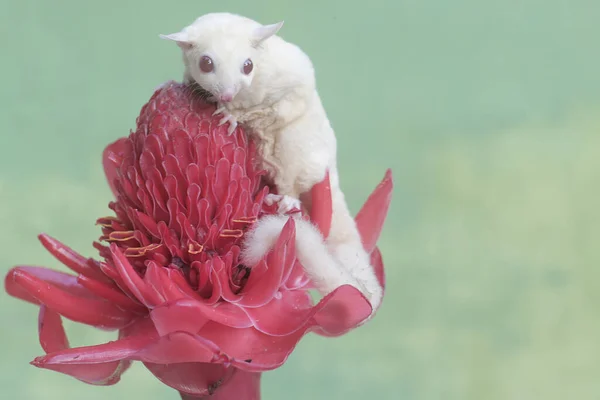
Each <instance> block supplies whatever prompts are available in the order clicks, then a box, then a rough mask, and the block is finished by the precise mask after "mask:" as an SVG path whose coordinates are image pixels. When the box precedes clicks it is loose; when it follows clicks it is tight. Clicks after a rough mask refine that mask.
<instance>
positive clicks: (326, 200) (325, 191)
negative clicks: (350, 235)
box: [310, 171, 333, 238]
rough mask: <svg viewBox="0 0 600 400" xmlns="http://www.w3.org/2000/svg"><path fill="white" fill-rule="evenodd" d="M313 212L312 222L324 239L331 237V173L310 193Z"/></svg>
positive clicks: (311, 213) (311, 214)
mask: <svg viewBox="0 0 600 400" xmlns="http://www.w3.org/2000/svg"><path fill="white" fill-rule="evenodd" d="M310 195H311V210H310V220H311V221H312V223H313V224H315V225H316V226H317V228H319V230H320V231H321V234H322V235H323V237H324V238H326V237H327V236H329V230H330V228H331V214H332V212H333V211H332V205H331V184H330V180H329V171H328V172H327V174H326V175H325V179H323V180H322V181H321V182H319V183H317V184H316V185H314V186H313V188H312V189H311V191H310Z"/></svg>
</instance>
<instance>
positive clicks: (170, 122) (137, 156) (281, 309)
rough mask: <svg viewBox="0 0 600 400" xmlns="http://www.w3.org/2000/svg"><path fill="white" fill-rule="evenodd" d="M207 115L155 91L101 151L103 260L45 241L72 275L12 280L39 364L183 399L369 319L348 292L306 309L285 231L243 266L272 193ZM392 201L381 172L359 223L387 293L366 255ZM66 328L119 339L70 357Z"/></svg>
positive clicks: (178, 94) (250, 151) (303, 284)
mask: <svg viewBox="0 0 600 400" xmlns="http://www.w3.org/2000/svg"><path fill="white" fill-rule="evenodd" d="M213 112H214V106H213V105H209V104H206V103H203V102H202V101H200V100H196V99H194V98H193V94H192V93H191V92H190V91H188V90H186V88H185V87H184V86H183V85H180V84H176V83H169V84H167V85H165V86H163V87H162V88H161V89H159V90H158V91H157V92H155V93H154V95H153V96H152V98H151V99H150V101H149V102H148V103H147V104H146V105H145V106H144V107H143V108H142V110H141V113H140V116H139V118H138V120H137V129H136V131H135V132H132V133H131V134H130V135H129V137H128V138H122V139H120V140H117V141H116V142H115V143H113V144H111V145H110V146H108V147H107V148H106V150H105V152H104V157H103V163H104V169H105V172H106V175H107V179H108V182H109V184H110V187H111V189H112V191H113V193H114V195H115V201H114V202H111V203H110V208H111V209H112V210H113V211H114V216H111V217H105V218H100V219H99V220H98V223H99V224H100V225H101V226H102V232H103V235H102V237H101V241H100V242H99V243H95V247H96V248H97V249H98V250H99V253H100V256H101V259H102V261H96V260H93V259H86V258H84V257H82V256H81V255H79V254H77V253H76V252H74V251H73V250H72V249H70V248H69V247H67V246H65V245H64V244H62V243H60V242H59V241H57V240H56V239H53V238H51V237H49V236H47V235H40V240H41V242H42V244H43V245H44V246H45V247H46V248H47V249H48V251H50V253H52V254H53V255H54V256H55V257H56V258H57V259H58V260H60V261H61V262H62V263H63V264H65V265H66V266H67V267H69V268H70V269H71V270H73V271H74V272H75V273H76V275H70V274H65V273H62V272H57V271H52V270H48V269H44V268H39V267H15V268H13V269H12V270H11V271H10V272H9V273H8V275H7V277H6V281H5V286H6V290H7V291H8V293H9V294H11V295H13V296H15V297H18V298H20V299H23V300H26V301H29V302H32V303H35V304H39V305H40V314H39V337H40V343H41V345H42V348H43V349H44V351H45V352H46V353H47V354H46V355H45V356H42V357H38V358H36V359H35V360H34V361H33V364H34V365H36V366H38V367H41V368H47V369H51V370H54V371H58V372H62V373H65V374H68V375H71V376H73V377H75V378H77V379H79V380H81V381H84V382H87V383H90V384H96V385H110V384H114V383H116V382H117V381H118V380H119V378H120V375H121V374H122V373H123V372H124V371H125V370H126V369H127V368H128V367H129V365H130V363H131V361H133V360H137V361H142V362H143V363H144V364H145V366H146V367H147V368H148V369H149V370H150V371H151V372H152V373H153V374H154V375H155V376H156V377H157V378H158V379H160V380H161V381H162V382H164V383H165V384H167V385H169V386H171V387H173V388H175V389H177V390H178V391H180V392H181V393H182V395H183V394H189V395H196V396H201V395H208V394H213V393H214V392H216V391H218V390H220V389H219V388H220V387H223V389H221V390H222V392H223V393H225V392H226V391H227V390H230V389H227V390H226V389H225V386H226V385H227V384H228V382H241V383H239V384H240V385H242V386H243V385H246V386H248V385H250V386H252V385H254V386H256V385H257V383H256V384H254V383H253V382H258V378H259V377H260V375H259V374H260V373H261V372H262V371H266V370H270V369H274V368H277V367H278V366H280V365H282V364H283V363H284V362H285V360H286V359H287V357H288V356H289V354H290V353H291V352H292V350H293V349H294V347H295V346H296V344H297V343H298V341H299V340H300V339H301V338H302V336H303V335H304V334H306V333H307V332H309V331H314V332H316V333H318V334H321V335H325V336H337V335H341V334H343V333H345V332H347V331H348V330H350V329H352V328H354V327H356V326H358V325H359V324H360V323H361V322H362V321H364V320H365V319H366V318H367V317H368V316H369V315H370V313H371V306H370V304H369V303H368V301H367V300H366V299H365V298H364V296H363V295H362V294H361V293H360V292H359V291H358V290H356V289H355V288H353V287H350V286H342V287H340V288H338V289H336V290H335V291H334V292H332V293H330V294H329V295H327V296H325V297H324V298H323V299H321V301H319V302H318V304H316V305H315V304H313V302H312V300H311V297H310V295H309V292H308V289H309V288H310V287H311V286H310V282H309V280H308V279H307V277H306V276H305V274H304V272H303V269H302V266H301V265H300V264H299V263H298V261H297V260H296V257H295V230H294V220H293V219H292V218H290V220H289V222H288V223H287V224H286V225H285V227H284V229H283V230H282V232H281V235H280V237H279V239H278V241H277V242H276V244H275V246H274V247H273V249H272V250H271V251H270V252H269V253H268V254H267V255H266V256H265V257H264V258H263V260H261V261H260V262H259V263H258V264H257V265H242V264H240V263H239V256H240V245H241V242H242V241H243V239H244V233H245V232H246V231H247V230H248V229H249V228H250V227H251V225H252V224H253V223H254V222H256V221H257V220H258V219H259V218H260V217H261V215H263V214H264V213H267V212H268V210H265V209H263V208H262V204H263V197H264V195H265V194H266V193H268V190H269V189H268V187H266V186H265V185H264V184H263V183H262V181H261V177H262V173H261V172H260V171H258V170H256V169H255V167H254V165H253V160H254V148H253V145H252V144H251V143H249V142H248V140H247V139H246V136H245V135H244V132H243V131H242V129H237V130H236V131H235V132H234V134H233V135H231V136H228V135H227V134H226V126H222V127H218V126H217V123H218V119H219V118H218V117H213V116H212V113H213ZM391 190H392V181H391V173H390V172H389V171H388V173H387V174H386V177H385V178H384V180H383V181H382V183H381V184H380V185H379V186H378V187H377V189H376V190H375V191H374V192H373V194H372V195H371V196H370V197H369V199H368V201H367V203H365V206H364V207H363V209H362V210H361V212H360V213H359V215H358V216H357V219H356V220H357V224H358V227H359V229H360V232H361V235H362V237H363V243H364V244H365V248H366V249H367V250H368V251H369V252H370V253H371V259H372V263H373V265H374V266H375V268H376V269H377V272H378V276H379V278H380V281H381V283H382V284H383V265H382V261H381V255H380V253H379V251H378V249H377V248H376V247H375V243H376V241H377V238H378V236H379V233H380V231H381V227H382V225H383V220H384V219H385V215H386V214H387V209H388V205H389V202H390V196H391ZM313 203H314V205H313V209H312V211H311V215H312V220H313V222H314V223H315V224H316V225H317V226H318V227H319V228H320V229H321V231H322V232H323V233H325V234H326V233H327V232H328V230H329V223H330V219H331V198H330V194H329V191H328V181H327V180H326V181H324V182H323V183H321V184H319V185H316V186H315V188H314V190H313ZM102 243H104V244H102ZM61 316H63V317H65V318H68V319H71V320H73V321H76V322H81V323H84V324H88V325H92V326H96V327H98V328H102V329H108V330H118V331H119V337H118V340H115V341H112V342H109V343H104V344H99V345H95V346H88V347H79V348H70V347H69V343H68V340H67V337H66V334H65V331H64V329H63V326H62V321H61ZM232 385H233V383H232ZM246 392H247V393H250V392H252V391H251V390H250V391H246ZM217 393H218V392H217ZM248 396H250V397H248V398H256V395H248ZM253 396H254V397H253ZM233 397H235V398H239V399H242V398H243V397H241V394H239V393H238V395H236V396H233ZM233 397H232V398H233Z"/></svg>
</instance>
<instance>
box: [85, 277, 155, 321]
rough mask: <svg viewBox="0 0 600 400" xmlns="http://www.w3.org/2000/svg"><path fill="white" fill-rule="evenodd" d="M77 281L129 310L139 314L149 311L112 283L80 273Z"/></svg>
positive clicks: (96, 293) (97, 294)
mask: <svg viewBox="0 0 600 400" xmlns="http://www.w3.org/2000/svg"><path fill="white" fill-rule="evenodd" d="M77 282H78V283H79V284H81V286H83V287H85V288H86V289H88V290H89V291H90V292H92V293H94V294H95V295H96V296H98V297H101V298H103V299H106V300H108V301H109V302H111V303H114V304H116V305H118V306H119V307H121V308H124V309H125V310H129V311H131V312H135V313H138V314H145V313H146V312H147V311H148V309H147V308H146V307H144V306H143V305H141V304H140V303H137V302H135V301H134V300H132V299H131V298H129V297H127V296H126V295H125V294H124V293H123V292H122V291H120V290H118V289H116V288H115V287H113V286H111V285H107V284H106V283H103V282H99V281H96V280H93V279H90V278H88V277H87V276H83V275H79V276H78V277H77Z"/></svg>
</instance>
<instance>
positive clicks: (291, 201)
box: [264, 193, 301, 214]
mask: <svg viewBox="0 0 600 400" xmlns="http://www.w3.org/2000/svg"><path fill="white" fill-rule="evenodd" d="M264 202H265V204H266V205H268V206H272V205H273V204H275V203H278V206H277V213H279V214H287V213H289V212H291V211H294V210H298V211H300V209H301V208H300V207H301V203H300V200H298V199H296V198H294V197H291V196H287V195H281V194H273V193H269V194H267V195H266V196H265V199H264Z"/></svg>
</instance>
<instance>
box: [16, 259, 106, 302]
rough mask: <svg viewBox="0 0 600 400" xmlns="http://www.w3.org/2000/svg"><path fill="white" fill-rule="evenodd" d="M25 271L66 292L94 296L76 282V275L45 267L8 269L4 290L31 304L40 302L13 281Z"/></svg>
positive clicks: (81, 295) (80, 295) (88, 296)
mask: <svg viewBox="0 0 600 400" xmlns="http://www.w3.org/2000/svg"><path fill="white" fill-rule="evenodd" d="M22 272H26V273H28V274H31V275H34V276H37V277H38V278H40V279H42V280H43V281H45V282H47V283H50V284H52V285H53V286H56V287H58V288H60V289H62V290H64V291H66V292H69V293H71V294H73V295H75V296H79V297H87V298H95V296H94V295H93V294H92V293H91V292H90V291H88V290H87V289H85V288H84V287H82V286H81V285H80V284H79V283H77V277H75V276H73V275H69V274H65V273H64V272H59V271H54V270H51V269H47V268H42V267H24V266H23V267H15V268H13V269H11V270H10V271H8V274H6V277H5V278H4V286H5V290H6V292H7V293H8V294H9V295H11V296H13V297H16V298H18V299H21V300H25V301H27V302H30V303H33V304H40V302H39V301H38V300H37V299H36V298H35V297H34V296H33V295H32V294H31V293H30V292H29V291H27V290H26V289H24V288H23V287H22V286H21V285H19V284H17V283H16V281H15V276H16V275H18V274H20V273H22Z"/></svg>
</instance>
